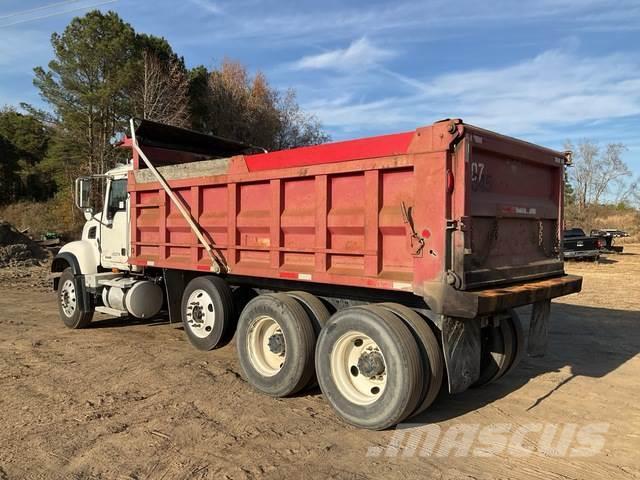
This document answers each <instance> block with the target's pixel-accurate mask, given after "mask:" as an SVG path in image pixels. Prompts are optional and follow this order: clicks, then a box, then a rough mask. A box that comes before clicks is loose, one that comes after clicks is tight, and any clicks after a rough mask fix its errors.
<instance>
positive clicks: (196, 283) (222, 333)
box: [181, 275, 236, 350]
mask: <svg viewBox="0 0 640 480" xmlns="http://www.w3.org/2000/svg"><path fill="white" fill-rule="evenodd" d="M197 291H200V294H196V296H195V297H192V294H194V292H197ZM196 297H198V298H196ZM190 299H191V302H190ZM181 308H182V309H181V313H182V324H183V325H184V331H185V333H186V334H187V338H188V339H189V341H190V342H191V344H192V345H193V346H194V347H196V348H197V349H198V350H213V349H214V348H219V347H222V346H224V345H226V344H227V343H229V340H231V337H232V336H233V331H234V327H235V324H236V315H235V308H234V304H233V297H232V295H231V289H230V288H229V285H228V284H227V282H226V281H225V280H224V279H222V278H220V277H216V276H214V275H206V276H202V277H196V278H194V279H193V280H191V281H190V282H189V283H188V284H187V288H185V289H184V292H183V293H182V307H181ZM211 314H213V320H211V317H210V316H208V315H211ZM202 315H203V316H204V317H203V318H204V321H203V318H201V316H202ZM196 317H198V318H196Z"/></svg>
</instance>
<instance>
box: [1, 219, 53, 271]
mask: <svg viewBox="0 0 640 480" xmlns="http://www.w3.org/2000/svg"><path fill="white" fill-rule="evenodd" d="M47 257H48V254H47V251H46V250H45V249H44V248H42V247H41V246H40V245H38V244H37V243H36V242H34V241H33V240H31V239H30V238H29V237H27V236H26V235H24V234H23V233H20V232H19V231H18V230H16V229H15V227H14V226H13V225H11V224H10V223H9V222H5V221H3V220H0V268H2V267H10V266H18V267H20V266H31V265H40V263H41V262H42V261H44V260H46V259H47Z"/></svg>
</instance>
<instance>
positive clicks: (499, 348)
mask: <svg viewBox="0 0 640 480" xmlns="http://www.w3.org/2000/svg"><path fill="white" fill-rule="evenodd" d="M481 342H482V343H481V353H480V355H481V357H480V378H478V380H477V381H476V382H475V383H474V384H473V386H474V387H480V386H482V385H487V384H489V383H492V382H495V381H496V380H498V379H499V378H501V377H503V376H504V375H506V374H507V373H508V372H509V371H511V370H513V369H514V368H515V367H516V365H518V363H520V360H521V359H522V356H523V353H524V332H523V330H522V324H521V323H520V318H519V317H518V314H517V313H516V312H515V311H514V310H509V311H508V312H505V314H503V315H502V316H501V317H500V323H499V325H490V326H488V327H485V328H483V329H482V330H481Z"/></svg>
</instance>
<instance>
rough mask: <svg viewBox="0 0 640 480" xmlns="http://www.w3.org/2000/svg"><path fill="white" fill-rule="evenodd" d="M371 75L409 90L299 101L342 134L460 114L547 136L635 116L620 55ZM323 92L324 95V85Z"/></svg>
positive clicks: (637, 90)
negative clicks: (422, 75) (421, 75)
mask: <svg viewBox="0 0 640 480" xmlns="http://www.w3.org/2000/svg"><path fill="white" fill-rule="evenodd" d="M376 75H387V76H389V78H391V79H393V80H395V81H396V82H398V83H399V84H402V85H405V86H408V87H410V88H411V89H412V91H410V92H409V93H407V94H405V95H391V96H386V97H377V98H374V99H372V100H368V101H358V100H356V98H357V97H356V96H355V95H354V94H355V92H345V91H344V85H340V86H339V87H336V89H335V90H336V91H341V92H342V94H343V95H344V94H345V93H346V94H349V93H352V96H351V97H347V99H346V100H345V97H344V96H343V97H342V98H343V101H342V102H341V103H340V104H336V103H335V102H334V101H329V102H324V101H323V100H315V101H311V102H309V104H308V105H307V107H308V108H310V109H312V110H313V111H315V112H316V114H317V115H318V116H319V117H320V118H321V120H322V121H323V122H324V123H325V124H326V125H328V126H329V127H330V128H333V129H338V130H342V131H344V132H350V131H352V130H353V129H354V128H357V126H358V125H359V126H360V128H363V127H364V128H368V129H370V130H376V129H382V128H388V129H390V130H393V129H398V128H406V127H410V128H411V127H415V126H417V125H420V124H425V123H429V122H431V121H433V120H436V119H438V118H443V117H449V116H461V117H463V118H464V119H465V120H467V121H469V122H471V123H478V124H480V125H482V126H484V127H488V128H494V129H498V130H500V131H503V132H507V133H516V134H520V135H527V134H528V135H533V136H536V137H549V136H553V135H555V134H554V131H558V130H562V129H563V128H565V127H568V126H574V127H575V126H579V125H586V124H589V123H590V122H597V121H598V122H607V121H613V120H615V119H617V118H623V117H630V116H636V115H640V59H637V58H628V57H626V56H623V55H608V56H602V57H583V56H579V55H578V54H576V53H574V52H566V51H560V50H550V51H546V52H543V53H541V54H540V55H537V56H535V57H533V58H529V59H526V60H523V61H520V62H517V63H513V64H511V65H507V66H503V67H497V68H485V69H471V70H467V71H459V72H455V73H447V74H440V75H436V76H435V77H434V78H432V79H426V80H421V79H416V78H412V77H408V76H405V75H401V74H397V73H395V72H392V71H390V70H388V69H385V68H381V69H380V70H379V71H378V72H376ZM372 81H375V82H378V79H374V80H372ZM327 88H328V89H331V86H330V85H329V86H328V87H327ZM325 96H326V97H327V98H332V94H331V92H330V91H326V92H325ZM564 137H565V138H566V131H565V132H564Z"/></svg>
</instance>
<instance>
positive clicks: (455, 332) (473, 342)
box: [441, 316, 481, 393]
mask: <svg viewBox="0 0 640 480" xmlns="http://www.w3.org/2000/svg"><path fill="white" fill-rule="evenodd" d="M441 329H442V351H443V352H444V360H445V365H446V367H447V376H448V378H449V393H460V392H464V391H465V390H467V389H468V388H469V387H470V386H471V385H473V384H474V383H475V382H476V381H477V380H478V378H480V344H481V340H480V322H478V321H469V320H464V319H461V318H456V317H447V316H445V317H443V319H442V325H441Z"/></svg>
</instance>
